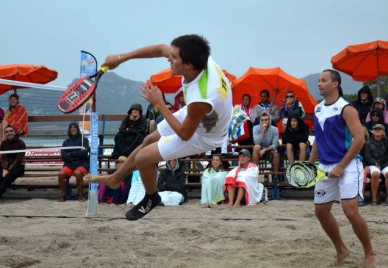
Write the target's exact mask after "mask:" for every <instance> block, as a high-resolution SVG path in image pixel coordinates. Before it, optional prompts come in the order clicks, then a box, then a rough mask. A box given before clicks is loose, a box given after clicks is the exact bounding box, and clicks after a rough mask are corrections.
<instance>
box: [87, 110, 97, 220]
mask: <svg viewBox="0 0 388 268" xmlns="http://www.w3.org/2000/svg"><path fill="white" fill-rule="evenodd" d="M90 117H91V127H90V129H91V132H90V134H91V135H90V138H91V143H90V144H91V146H90V174H91V175H97V174H98V143H99V138H98V113H96V112H92V113H91V116H90ZM97 191H98V183H90V185H89V209H88V214H91V215H93V214H96V213H97V211H98V198H97Z"/></svg>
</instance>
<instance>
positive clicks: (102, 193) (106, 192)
mask: <svg viewBox="0 0 388 268" xmlns="http://www.w3.org/2000/svg"><path fill="white" fill-rule="evenodd" d="M125 160H127V158H126V157H125V156H120V157H119V158H118V159H117V160H116V162H115V163H116V169H115V170H110V171H109V172H108V174H113V173H114V172H115V171H116V170H117V169H119V168H120V167H121V166H122V165H123V163H124V161H125ZM131 179H132V174H130V175H128V176H127V177H125V178H124V180H123V181H122V182H121V183H120V187H119V188H118V189H112V188H110V187H108V186H106V185H105V184H103V183H101V184H100V186H99V189H98V201H99V202H100V203H108V204H112V203H113V204H116V205H119V204H124V203H125V202H126V201H127V199H128V192H129V190H130V188H131Z"/></svg>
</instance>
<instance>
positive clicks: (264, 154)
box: [252, 113, 280, 178]
mask: <svg viewBox="0 0 388 268" xmlns="http://www.w3.org/2000/svg"><path fill="white" fill-rule="evenodd" d="M253 140H254V142H255V146H254V147H253V156H252V162H253V163H255V164H256V165H259V161H260V159H266V160H267V161H269V162H271V163H272V166H273V169H274V174H275V178H277V175H278V172H279V166H280V157H279V153H278V151H277V147H278V143H279V130H278V129H277V127H274V126H272V125H271V124H270V116H269V114H267V113H263V114H262V115H261V116H260V125H257V126H254V127H253Z"/></svg>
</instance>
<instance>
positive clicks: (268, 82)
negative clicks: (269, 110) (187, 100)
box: [232, 67, 318, 127]
mask: <svg viewBox="0 0 388 268" xmlns="http://www.w3.org/2000/svg"><path fill="white" fill-rule="evenodd" d="M263 89H267V90H268V91H269V93H270V99H274V101H275V103H276V104H277V105H278V106H279V108H281V106H282V104H283V102H284V97H285V94H286V93H287V91H293V92H294V93H295V95H296V96H297V100H298V101H300V102H301V103H302V105H303V108H304V110H305V112H306V113H314V107H315V106H316V105H317V104H318V102H317V100H316V99H315V98H314V97H313V96H312V95H311V94H310V92H309V91H308V89H307V85H306V82H305V81H304V80H302V79H299V78H296V77H293V76H291V75H289V74H288V73H286V72H285V71H283V70H282V69H281V68H280V67H276V68H269V69H262V68H255V67H250V68H249V69H248V70H247V71H246V72H245V73H244V74H243V75H242V76H241V77H239V78H237V79H235V80H234V81H233V82H232V94H233V105H237V104H241V102H242V96H243V95H244V94H249V95H250V96H251V107H253V106H254V105H256V104H257V103H259V102H260V101H261V100H260V91H261V90H263ZM309 120H310V121H311V119H309ZM307 123H308V124H309V125H310V126H311V125H312V121H311V122H307ZM279 124H280V123H279ZM278 127H280V125H279V126H278Z"/></svg>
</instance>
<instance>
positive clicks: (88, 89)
mask: <svg viewBox="0 0 388 268" xmlns="http://www.w3.org/2000/svg"><path fill="white" fill-rule="evenodd" d="M108 69H109V67H107V66H104V67H102V68H101V69H100V70H99V71H98V72H97V73H95V74H93V75H91V76H86V77H82V78H80V79H78V80H77V81H75V82H74V83H73V84H71V85H70V86H69V87H68V88H67V89H66V90H65V92H63V94H62V95H61V96H60V97H59V99H58V109H59V110H60V111H61V112H62V113H65V114H67V113H71V112H72V111H74V110H76V109H78V108H79V107H81V106H82V105H83V104H84V103H85V102H86V101H87V100H88V99H89V98H90V96H91V95H92V94H93V93H94V91H95V90H96V89H97V85H98V81H99V80H100V78H101V76H102V75H103V74H104V73H106V71H107V70H108Z"/></svg>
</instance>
